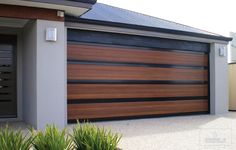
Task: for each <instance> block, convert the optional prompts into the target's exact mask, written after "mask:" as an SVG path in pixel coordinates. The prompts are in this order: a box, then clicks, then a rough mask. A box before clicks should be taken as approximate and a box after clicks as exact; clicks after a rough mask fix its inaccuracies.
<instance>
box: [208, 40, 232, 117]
mask: <svg viewBox="0 0 236 150" xmlns="http://www.w3.org/2000/svg"><path fill="white" fill-rule="evenodd" d="M220 47H225V48H227V45H226V44H218V43H213V44H211V50H210V103H211V104H210V111H211V114H223V113H227V112H228V109H229V105H228V104H229V99H228V95H229V94H228V63H227V57H226V56H225V57H222V56H219V48H220Z"/></svg>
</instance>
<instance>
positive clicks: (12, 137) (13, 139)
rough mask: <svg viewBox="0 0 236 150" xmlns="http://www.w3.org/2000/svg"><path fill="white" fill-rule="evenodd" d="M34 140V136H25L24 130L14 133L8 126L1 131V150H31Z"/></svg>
mask: <svg viewBox="0 0 236 150" xmlns="http://www.w3.org/2000/svg"><path fill="white" fill-rule="evenodd" d="M33 140H34V137H33V136H32V135H29V133H28V134H23V132H22V130H17V131H14V130H12V129H10V128H9V127H8V126H6V127H5V128H1V129H0V149H1V150H29V149H30V147H31V144H32V142H33Z"/></svg>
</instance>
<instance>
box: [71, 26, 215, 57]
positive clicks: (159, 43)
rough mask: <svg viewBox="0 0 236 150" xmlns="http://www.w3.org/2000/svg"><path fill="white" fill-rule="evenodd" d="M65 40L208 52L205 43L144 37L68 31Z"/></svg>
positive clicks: (75, 30) (207, 46)
mask: <svg viewBox="0 0 236 150" xmlns="http://www.w3.org/2000/svg"><path fill="white" fill-rule="evenodd" d="M67 40H68V41H70V42H84V43H99V44H108V45H122V46H135V47H149V48H164V49H177V50H185V51H199V52H209V47H210V45H209V44H207V43H200V42H191V41H181V40H172V39H163V38H153V37H146V36H135V35H126V34H117V33H107V32H97V31H85V30H78V29H68V31H67Z"/></svg>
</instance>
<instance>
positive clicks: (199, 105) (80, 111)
mask: <svg viewBox="0 0 236 150" xmlns="http://www.w3.org/2000/svg"><path fill="white" fill-rule="evenodd" d="M207 111H208V100H207V99H199V100H192V101H189V100H188V101H186V100H179V101H165V102H126V103H94V104H77V105H71V104H69V105H68V114H69V118H68V119H88V118H93V119H94V118H110V117H121V116H123V117H127V116H142V115H163V114H165V115H166V114H176V113H189V112H207Z"/></svg>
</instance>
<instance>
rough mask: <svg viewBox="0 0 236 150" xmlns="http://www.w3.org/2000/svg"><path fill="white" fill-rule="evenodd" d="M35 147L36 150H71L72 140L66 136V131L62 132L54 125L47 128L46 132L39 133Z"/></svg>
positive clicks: (34, 143) (34, 142)
mask: <svg viewBox="0 0 236 150" xmlns="http://www.w3.org/2000/svg"><path fill="white" fill-rule="evenodd" d="M33 147H34V148H35V149H36V150H71V149H73V145H72V140H71V139H70V137H69V136H68V135H67V134H66V130H65V129H63V130H62V131H60V130H59V129H58V128H57V127H55V126H54V125H52V126H49V125H48V126H47V127H46V129H45V132H42V131H39V132H37V133H36V135H35V140H34V141H33Z"/></svg>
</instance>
